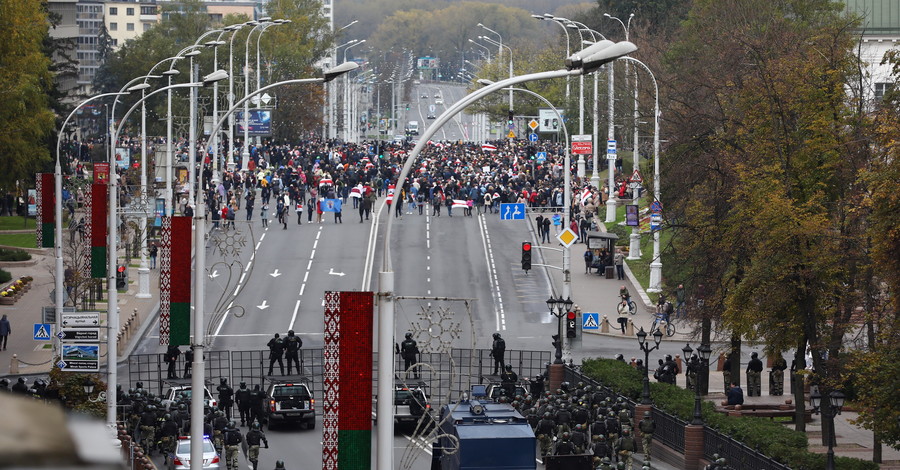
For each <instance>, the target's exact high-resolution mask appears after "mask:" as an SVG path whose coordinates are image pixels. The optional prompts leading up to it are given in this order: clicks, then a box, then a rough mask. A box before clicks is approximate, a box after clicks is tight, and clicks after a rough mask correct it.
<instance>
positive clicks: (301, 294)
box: [298, 284, 306, 302]
mask: <svg viewBox="0 0 900 470" xmlns="http://www.w3.org/2000/svg"><path fill="white" fill-rule="evenodd" d="M305 290H306V284H303V285H301V286H300V297H303V291H305ZM298 302H299V300H298Z"/></svg>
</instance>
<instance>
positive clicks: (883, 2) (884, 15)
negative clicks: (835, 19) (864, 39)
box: [844, 0, 900, 36]
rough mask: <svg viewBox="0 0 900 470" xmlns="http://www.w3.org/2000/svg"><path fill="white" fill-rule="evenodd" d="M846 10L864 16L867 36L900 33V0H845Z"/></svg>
mask: <svg viewBox="0 0 900 470" xmlns="http://www.w3.org/2000/svg"><path fill="white" fill-rule="evenodd" d="M844 11H845V12H846V13H847V14H850V15H858V16H861V17H862V18H863V21H862V25H861V28H860V29H861V30H862V33H863V34H864V35H866V36H873V35H900V2H898V1H897V0H844Z"/></svg>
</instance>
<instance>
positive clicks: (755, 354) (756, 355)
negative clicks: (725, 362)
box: [750, 352, 759, 359]
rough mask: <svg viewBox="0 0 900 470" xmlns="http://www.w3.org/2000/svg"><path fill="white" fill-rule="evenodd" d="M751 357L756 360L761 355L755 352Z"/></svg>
mask: <svg viewBox="0 0 900 470" xmlns="http://www.w3.org/2000/svg"><path fill="white" fill-rule="evenodd" d="M750 357H752V358H753V359H756V358H757V357H759V354H757V353H755V352H754V353H752V354H750Z"/></svg>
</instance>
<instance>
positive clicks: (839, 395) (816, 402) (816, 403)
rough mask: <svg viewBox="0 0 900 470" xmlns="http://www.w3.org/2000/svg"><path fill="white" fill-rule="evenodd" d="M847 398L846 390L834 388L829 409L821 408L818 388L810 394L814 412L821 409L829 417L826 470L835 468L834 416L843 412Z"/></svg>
mask: <svg viewBox="0 0 900 470" xmlns="http://www.w3.org/2000/svg"><path fill="white" fill-rule="evenodd" d="M845 399H846V397H845V396H844V392H841V391H840V390H832V391H831V393H829V394H828V404H829V405H831V406H830V407H829V408H828V410H820V408H819V407H820V406H821V405H822V395H821V394H820V393H819V391H818V390H813V392H812V393H810V394H809V404H810V405H811V406H812V408H813V412H814V413H816V414H819V412H820V411H821V412H822V417H823V418H828V424H829V428H830V432H829V434H828V457H827V459H826V460H825V470H834V446H835V445H836V444H837V443H836V442H835V435H834V418H835V417H836V416H837V415H839V414H841V409H842V408H843V407H844V400H845ZM898 424H900V418H898Z"/></svg>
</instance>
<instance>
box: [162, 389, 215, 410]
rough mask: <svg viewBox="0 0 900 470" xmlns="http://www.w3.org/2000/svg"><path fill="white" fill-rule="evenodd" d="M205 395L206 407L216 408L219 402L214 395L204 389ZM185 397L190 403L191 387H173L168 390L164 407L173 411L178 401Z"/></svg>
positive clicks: (164, 399) (163, 401)
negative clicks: (173, 406)
mask: <svg viewBox="0 0 900 470" xmlns="http://www.w3.org/2000/svg"><path fill="white" fill-rule="evenodd" d="M203 395H204V397H205V398H206V406H208V407H210V408H216V406H217V404H218V403H217V402H216V400H214V399H213V396H212V393H209V389H208V388H206V387H203ZM180 397H184V398H185V399H187V400H188V401H190V399H191V386H190V385H173V386H171V387H169V388H168V389H167V390H166V394H165V395H164V396H163V400H162V405H163V407H165V409H167V410H170V409H172V405H174V404H175V402H176V401H177V400H178V398H180Z"/></svg>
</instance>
